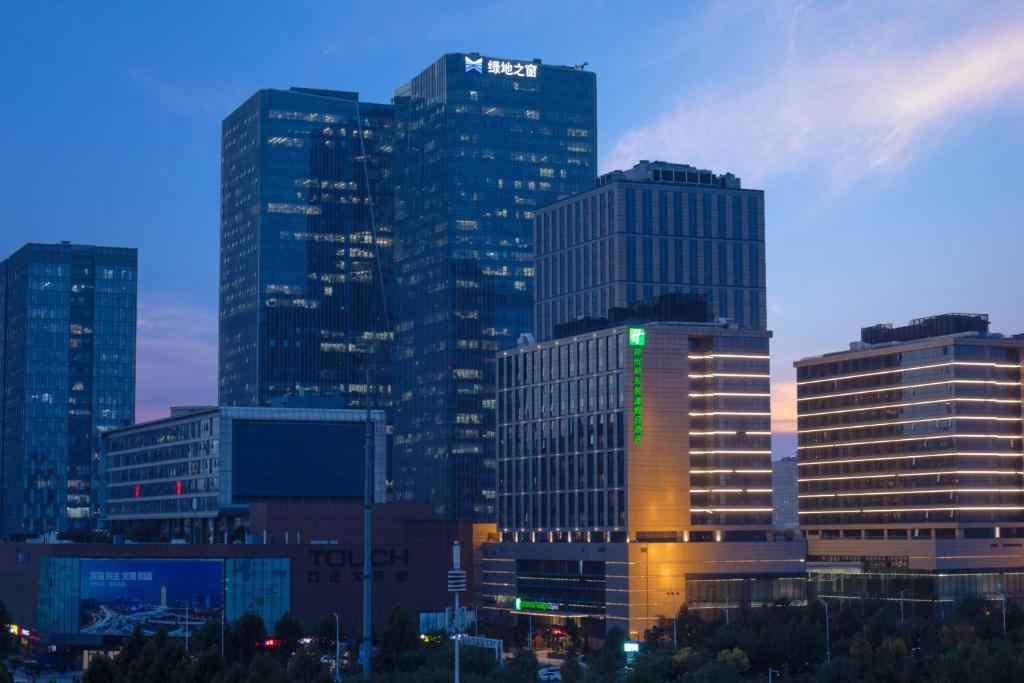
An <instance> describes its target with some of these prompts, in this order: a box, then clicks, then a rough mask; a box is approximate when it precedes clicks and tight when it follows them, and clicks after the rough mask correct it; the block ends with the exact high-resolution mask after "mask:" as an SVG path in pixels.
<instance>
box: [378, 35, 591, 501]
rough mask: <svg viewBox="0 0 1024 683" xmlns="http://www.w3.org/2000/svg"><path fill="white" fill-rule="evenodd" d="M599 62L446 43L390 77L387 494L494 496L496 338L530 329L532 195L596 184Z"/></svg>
mask: <svg viewBox="0 0 1024 683" xmlns="http://www.w3.org/2000/svg"><path fill="white" fill-rule="evenodd" d="M596 83H597V81H596V77H595V75H594V74H593V73H591V72H588V71H585V70H583V68H582V67H566V66H550V65H547V64H542V63H541V62H540V60H533V61H529V62H522V61H518V60H509V59H503V58H494V57H487V56H482V55H478V54H446V55H444V56H443V57H441V58H440V59H438V60H437V61H436V62H434V63H433V64H432V65H430V66H429V67H428V68H427V69H426V70H424V71H423V72H422V73H420V74H419V75H417V76H415V77H414V78H413V79H412V80H411V81H409V82H408V83H407V84H405V85H403V86H402V87H400V88H399V89H398V90H397V91H396V93H395V100H394V105H395V121H396V132H397V135H396V141H395V160H394V161H395V166H394V168H395V211H396V214H395V269H396V271H395V272H396V284H397V287H396V299H397V300H396V321H395V399H396V400H395V442H394V455H393V458H394V460H393V470H394V490H395V495H396V497H398V498H399V499H403V500H419V501H428V502H430V503H432V504H433V505H434V508H435V509H436V510H437V511H438V512H439V513H441V514H442V515H445V516H448V517H458V518H472V519H481V520H492V519H493V518H494V511H495V485H496V470H495V453H494V438H495V433H494V430H495V420H494V412H495V352H496V351H499V350H501V349H507V348H510V347H513V346H515V344H516V341H517V338H518V337H519V335H521V334H523V333H531V332H532V331H533V313H532V311H533V277H534V267H533V247H534V244H533V219H534V213H535V212H536V211H537V209H538V208H539V207H541V206H544V205H545V204H548V203H550V202H553V201H555V200H557V199H559V198H560V197H564V196H567V195H570V194H574V193H576V192H580V191H582V190H585V189H588V188H590V187H593V185H594V182H595V179H596V166H597V155H596V149H597V139H596V138H597V106H596V89H597V85H596Z"/></svg>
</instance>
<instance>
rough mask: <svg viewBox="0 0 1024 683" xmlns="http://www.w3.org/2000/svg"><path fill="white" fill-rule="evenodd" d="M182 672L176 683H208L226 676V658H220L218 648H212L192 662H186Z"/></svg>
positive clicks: (204, 651) (201, 653)
mask: <svg viewBox="0 0 1024 683" xmlns="http://www.w3.org/2000/svg"><path fill="white" fill-rule="evenodd" d="M181 670H182V673H181V675H180V676H178V678H177V681H176V682H175V683H208V682H209V681H215V680H217V679H218V678H219V677H220V676H222V675H223V674H224V671H225V666H224V658H223V657H221V656H220V649H219V648H218V647H216V646H211V647H208V648H206V649H205V650H203V651H202V652H200V654H199V656H198V657H196V658H195V659H193V660H192V661H189V662H186V663H185V664H184V666H182V667H181Z"/></svg>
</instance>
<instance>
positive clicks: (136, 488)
mask: <svg viewBox="0 0 1024 683" xmlns="http://www.w3.org/2000/svg"><path fill="white" fill-rule="evenodd" d="M140 494H141V491H140V490H139V485H138V484H136V485H135V497H136V498H138V497H139V495H140Z"/></svg>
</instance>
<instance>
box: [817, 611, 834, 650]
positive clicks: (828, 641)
mask: <svg viewBox="0 0 1024 683" xmlns="http://www.w3.org/2000/svg"><path fill="white" fill-rule="evenodd" d="M818 602H820V603H821V604H822V605H823V606H824V607H825V661H826V662H831V661H832V637H831V636H830V635H829V632H828V603H827V602H825V601H824V600H822V599H821V598H818Z"/></svg>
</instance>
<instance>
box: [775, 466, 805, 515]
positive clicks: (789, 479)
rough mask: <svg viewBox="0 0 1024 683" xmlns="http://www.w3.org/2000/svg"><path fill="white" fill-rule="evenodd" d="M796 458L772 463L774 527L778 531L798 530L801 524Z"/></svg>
mask: <svg viewBox="0 0 1024 683" xmlns="http://www.w3.org/2000/svg"><path fill="white" fill-rule="evenodd" d="M798 471H799V468H798V467H797V464H796V457H789V458H783V459H782V460H776V461H775V462H773V463H772V525H773V526H774V527H775V528H776V529H796V528H797V526H798V525H799V522H800V515H799V514H797V510H798V507H797V505H798V486H799V484H798V483H797V480H798V479H799V474H798Z"/></svg>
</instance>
